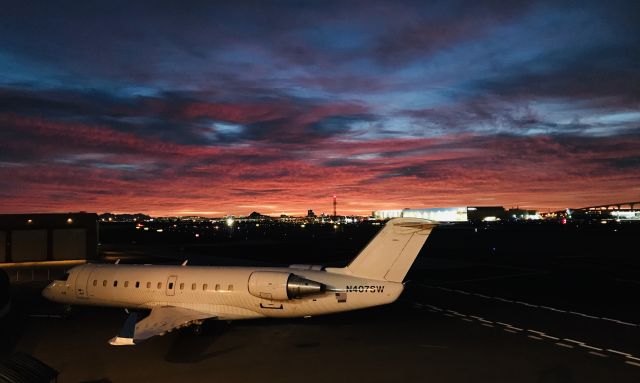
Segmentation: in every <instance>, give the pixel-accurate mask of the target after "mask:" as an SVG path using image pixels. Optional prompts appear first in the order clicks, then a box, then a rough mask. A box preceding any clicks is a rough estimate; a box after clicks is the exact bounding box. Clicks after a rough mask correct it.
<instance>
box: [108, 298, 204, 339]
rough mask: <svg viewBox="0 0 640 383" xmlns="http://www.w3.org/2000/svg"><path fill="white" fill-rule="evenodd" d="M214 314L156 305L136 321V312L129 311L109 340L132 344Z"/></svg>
mask: <svg viewBox="0 0 640 383" xmlns="http://www.w3.org/2000/svg"><path fill="white" fill-rule="evenodd" d="M214 316H215V315H211V314H209V313H204V312H201V311H196V310H190V309H185V308H182V307H175V306H157V307H155V308H153V309H152V310H151V314H149V316H147V317H146V318H144V319H143V320H141V321H140V322H137V313H136V312H131V313H130V314H129V317H128V318H127V320H126V322H125V323H124V326H123V328H122V330H121V331H120V334H118V335H117V336H115V337H114V338H112V339H111V340H109V344H111V345H113V346H125V345H134V344H135V343H134V340H136V341H138V340H145V339H148V338H151V337H152V336H156V335H163V334H164V333H165V332H168V331H172V330H174V329H176V328H180V327H185V326H189V325H190V324H192V323H193V322H196V321H201V320H203V319H207V318H213V317H214Z"/></svg>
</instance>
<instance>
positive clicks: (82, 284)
mask: <svg viewBox="0 0 640 383" xmlns="http://www.w3.org/2000/svg"><path fill="white" fill-rule="evenodd" d="M92 272H93V267H89V266H85V267H83V268H82V269H81V270H80V272H78V276H77V277H76V281H75V285H76V296H77V297H78V298H88V297H89V293H88V292H87V288H88V285H89V277H90V276H91V273H92Z"/></svg>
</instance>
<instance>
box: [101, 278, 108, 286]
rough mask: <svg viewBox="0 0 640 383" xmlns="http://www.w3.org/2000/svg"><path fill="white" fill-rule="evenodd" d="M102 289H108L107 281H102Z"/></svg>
mask: <svg viewBox="0 0 640 383" xmlns="http://www.w3.org/2000/svg"><path fill="white" fill-rule="evenodd" d="M102 287H107V280H106V279H105V280H104V281H102Z"/></svg>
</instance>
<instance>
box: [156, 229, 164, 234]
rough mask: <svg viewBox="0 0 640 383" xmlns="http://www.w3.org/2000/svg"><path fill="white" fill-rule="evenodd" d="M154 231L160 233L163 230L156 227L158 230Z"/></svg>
mask: <svg viewBox="0 0 640 383" xmlns="http://www.w3.org/2000/svg"><path fill="white" fill-rule="evenodd" d="M156 231H157V232H158V233H162V232H163V231H164V230H162V229H158V230H156Z"/></svg>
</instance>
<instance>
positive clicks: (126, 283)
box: [93, 279, 233, 291]
mask: <svg viewBox="0 0 640 383" xmlns="http://www.w3.org/2000/svg"><path fill="white" fill-rule="evenodd" d="M93 286H98V280H97V279H94V280H93ZM102 286H103V287H107V280H106V279H105V280H103V281H102ZM113 287H118V281H117V280H116V281H113ZM124 287H129V281H124ZM135 287H136V289H138V288H140V282H138V281H136V284H135ZM197 287H198V284H197V283H192V284H191V290H196V289H197ZM147 288H148V289H150V288H151V282H147ZM167 288H168V289H169V290H173V282H169V284H168V286H167ZM161 289H162V282H158V290H161ZM180 290H184V283H180ZM207 290H209V285H208V284H206V283H204V284H203V285H202V291H207ZM214 290H215V291H221V290H222V289H221V287H220V284H219V283H216V285H215V289H214ZM227 291H233V285H228V286H227Z"/></svg>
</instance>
